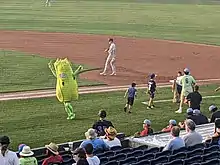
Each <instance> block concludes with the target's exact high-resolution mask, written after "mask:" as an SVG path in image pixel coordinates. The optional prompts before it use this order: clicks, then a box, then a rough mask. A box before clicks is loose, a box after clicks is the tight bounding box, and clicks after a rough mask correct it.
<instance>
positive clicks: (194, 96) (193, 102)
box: [186, 85, 202, 110]
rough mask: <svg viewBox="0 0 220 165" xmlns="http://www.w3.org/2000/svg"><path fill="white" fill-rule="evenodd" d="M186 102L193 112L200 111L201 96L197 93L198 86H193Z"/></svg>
mask: <svg viewBox="0 0 220 165" xmlns="http://www.w3.org/2000/svg"><path fill="white" fill-rule="evenodd" d="M186 99H187V102H188V105H189V107H190V108H192V109H193V110H195V109H198V110H200V104H201V102H202V96H201V94H200V93H199V86H198V85H195V86H194V92H192V93H190V94H188V96H187V98H186Z"/></svg>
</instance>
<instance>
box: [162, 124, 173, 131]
mask: <svg viewBox="0 0 220 165" xmlns="http://www.w3.org/2000/svg"><path fill="white" fill-rule="evenodd" d="M172 127H173V126H171V125H169V126H167V127H166V128H164V129H162V131H163V132H170V131H171V129H172Z"/></svg>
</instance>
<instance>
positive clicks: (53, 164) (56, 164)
mask: <svg viewBox="0 0 220 165" xmlns="http://www.w3.org/2000/svg"><path fill="white" fill-rule="evenodd" d="M48 165H62V163H60V162H58V163H49V164H48Z"/></svg>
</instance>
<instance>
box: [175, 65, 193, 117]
mask: <svg viewBox="0 0 220 165" xmlns="http://www.w3.org/2000/svg"><path fill="white" fill-rule="evenodd" d="M180 84H181V85H182V93H181V96H180V106H179V110H177V111H176V113H182V107H183V103H184V100H185V99H186V97H187V96H188V94H190V93H192V92H193V89H194V85H195V84H196V80H195V79H194V78H193V76H191V75H190V71H189V69H188V68H185V69H184V76H183V77H182V78H181V80H180Z"/></svg>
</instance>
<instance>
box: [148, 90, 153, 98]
mask: <svg viewBox="0 0 220 165" xmlns="http://www.w3.org/2000/svg"><path fill="white" fill-rule="evenodd" d="M148 93H149V95H150V98H152V99H153V98H154V96H155V92H153V91H149V92H148Z"/></svg>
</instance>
